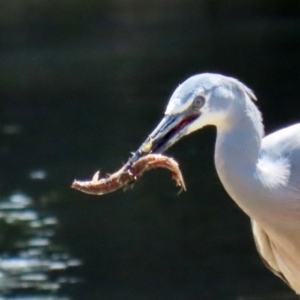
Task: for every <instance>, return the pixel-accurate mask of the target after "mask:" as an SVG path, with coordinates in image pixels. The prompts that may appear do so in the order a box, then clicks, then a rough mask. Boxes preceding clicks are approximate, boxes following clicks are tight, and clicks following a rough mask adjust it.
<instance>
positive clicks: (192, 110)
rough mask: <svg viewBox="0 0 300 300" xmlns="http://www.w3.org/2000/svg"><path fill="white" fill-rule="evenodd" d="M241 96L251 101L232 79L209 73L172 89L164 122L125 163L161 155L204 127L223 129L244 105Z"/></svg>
mask: <svg viewBox="0 0 300 300" xmlns="http://www.w3.org/2000/svg"><path fill="white" fill-rule="evenodd" d="M245 94H246V95H248V99H250V98H252V99H255V96H254V95H253V93H252V92H251V90H250V89H248V88H247V87H246V86H245V85H243V84H242V83H241V82H239V81H238V80H236V79H234V78H230V77H226V76H222V75H219V74H211V73H204V74H199V75H195V76H192V77H190V78H188V79H187V80H186V81H184V82H183V83H182V84H181V85H179V86H178V87H177V88H176V90H175V91H174V93H173V94H172V96H171V98H170V101H169V103H168V105H167V108H166V111H165V116H164V118H163V119H162V120H161V122H160V123H159V124H158V125H157V127H156V128H155V129H154V130H153V132H152V133H151V134H150V135H149V137H148V138H147V139H146V141H145V142H144V143H143V144H142V145H141V147H140V148H139V149H138V151H137V152H135V153H134V154H133V156H132V157H131V158H130V160H129V163H130V164H131V163H134V162H135V161H136V160H137V159H138V158H139V157H141V156H144V155H147V154H149V153H162V152H164V151H165V150H166V149H168V148H169V147H170V146H171V145H173V144H174V143H175V142H177V141H178V140H179V139H180V138H181V137H183V136H185V135H187V134H189V133H191V132H193V131H195V130H198V129H201V128H202V127H204V126H206V125H215V126H223V127H224V126H226V124H228V123H229V122H230V114H231V113H234V112H233V110H234V108H236V107H239V106H241V105H244V104H243V103H244V102H245V101H241V100H240V99H243V98H245V97H242V96H243V95H245ZM239 101H240V103H239Z"/></svg>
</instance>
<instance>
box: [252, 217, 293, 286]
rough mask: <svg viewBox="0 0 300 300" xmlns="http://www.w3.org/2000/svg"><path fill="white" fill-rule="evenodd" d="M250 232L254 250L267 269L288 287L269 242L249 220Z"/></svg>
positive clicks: (264, 233)
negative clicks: (251, 232)
mask: <svg viewBox="0 0 300 300" xmlns="http://www.w3.org/2000/svg"><path fill="white" fill-rule="evenodd" d="M251 225H252V231H253V236H254V241H255V245H256V249H257V251H258V253H259V255H260V257H261V259H262V261H263V262H264V264H265V265H266V267H267V268H268V269H270V270H271V271H272V272H273V273H274V274H275V275H277V276H278V277H279V278H281V279H282V280H283V281H284V282H285V283H286V284H287V285H290V284H289V282H288V281H287V279H286V278H285V276H284V275H283V274H282V272H281V271H280V268H279V267H278V264H277V262H276V259H275V257H274V252H273V247H272V244H271V241H270V239H269V237H268V235H267V234H266V232H265V231H264V230H263V229H262V228H261V226H259V224H257V222H255V221H254V220H252V219H251Z"/></svg>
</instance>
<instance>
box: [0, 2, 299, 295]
mask: <svg viewBox="0 0 300 300" xmlns="http://www.w3.org/2000/svg"><path fill="white" fill-rule="evenodd" d="M299 70H300V2H299V0H287V1H283V0H282V1H280V0H174V1H167V0H152V1H137V0H127V1H122V0H101V1H92V0H85V1H83V0H60V1H56V0H51V1H50V0H39V1H36V0H2V1H1V2H0V97H1V98H0V295H1V296H0V299H1V300H4V299H5V300H7V299H10V300H12V299H14V300H16V299H18V300H19V299H20V300H24V299H26V300H27V299H36V300H62V299H63V300H69V299H72V300H73V299H74V300H77V299H78V300H81V299H89V300H96V299H97V300H98V299H104V300H106V299H107V300H123V299H125V300H127V299H128V300H152V299H155V300H171V299H172V300H177V299H178V300H185V299H236V300H247V299H248V300H250V299H251V300H254V299H269V300H272V299H294V296H293V295H294V294H293V292H292V291H291V290H289V288H287V287H286V286H285V284H283V283H282V282H281V281H280V280H279V279H278V278H276V277H275V276H274V275H273V274H271V272H269V271H268V270H267V269H266V268H265V266H264V265H263V263H262V262H261V260H260V258H259V255H258V254H257V252H256V249H255V245H254V242H253V237H252V233H251V228H250V223H249V219H248V217H246V216H245V215H244V214H243V213H242V212H241V211H240V210H239V208H238V207H237V206H236V204H235V203H234V202H233V201H232V200H231V199H230V198H229V197H228V196H227V194H226V192H225V191H224V189H223V187H222V186H221V184H220V182H219V179H218V177H217V175H216V171H215V169H214V163H213V151H214V142H215V129H214V128H207V129H205V130H202V131H201V132H197V133H195V134H193V135H192V136H189V137H186V138H185V139H184V140H183V141H181V142H180V143H178V144H176V145H175V146H174V147H172V148H171V149H170V150H169V151H168V155H170V156H172V157H175V158H176V159H177V160H178V161H179V163H180V166H181V169H182V172H183V174H184V177H185V180H186V184H187V188H188V191H187V192H186V193H181V194H180V195H177V193H178V189H177V188H176V187H175V185H174V182H172V180H171V176H170V173H169V172H168V171H166V170H155V171H151V172H149V173H147V174H145V176H143V178H142V179H141V180H140V181H139V182H138V183H137V184H135V187H134V189H133V190H130V191H127V192H126V193H124V192H123V191H118V192H115V193H113V194H109V195H105V196H102V197H96V196H89V195H85V194H81V193H79V192H77V191H74V190H71V189H70V185H71V183H72V181H73V179H74V178H77V179H87V178H91V176H92V175H93V174H94V172H95V171H97V170H98V169H99V168H101V170H102V172H104V173H105V172H112V171H115V170H117V169H118V168H119V167H120V166H121V165H122V164H123V163H125V162H126V161H127V159H128V158H129V156H130V152H131V151H134V150H136V149H137V148H138V147H139V146H140V144H141V142H142V141H143V140H144V139H145V138H146V137H147V135H148V134H149V133H150V132H151V130H152V129H153V128H154V127H155V125H156V124H157V123H158V121H159V120H160V119H161V117H162V115H163V112H164V109H165V107H166V103H167V101H168V98H169V97H170V95H171V94H172V91H173V90H174V89H175V88H176V87H177V86H178V84H179V83H180V82H182V81H183V80H185V79H186V78H187V77H189V76H191V75H193V74H196V73H201V72H217V73H222V74H225V75H230V76H233V77H236V78H238V79H240V80H241V81H243V82H244V83H246V84H247V85H248V86H249V87H251V88H252V89H253V90H254V91H255V92H256V95H257V97H258V99H259V102H258V106H259V107H260V109H261V110H262V111H263V116H264V121H265V125H266V132H267V133H269V132H271V131H272V130H275V129H278V128H280V127H281V126H285V125H288V124H292V123H295V122H299V119H300V106H299V100H300V98H299V92H298V87H299V78H300V71H299Z"/></svg>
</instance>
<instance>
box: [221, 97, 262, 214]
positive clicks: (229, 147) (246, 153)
mask: <svg viewBox="0 0 300 300" xmlns="http://www.w3.org/2000/svg"><path fill="white" fill-rule="evenodd" d="M238 110H239V111H233V112H232V115H231V116H229V118H230V120H228V124H229V126H224V128H223V127H222V128H217V141H216V150H215V164H216V169H217V172H218V175H219V177H220V179H221V181H222V183H223V185H224V187H225V189H226V190H227V192H228V193H229V195H230V196H231V197H232V198H233V199H234V200H235V202H236V203H237V204H238V205H239V206H240V207H241V208H242V209H243V210H244V211H245V212H246V213H247V214H248V215H250V216H253V214H254V215H255V213H256V212H255V211H253V210H252V207H253V208H254V210H255V209H256V208H258V206H257V205H256V204H255V203H254V200H253V199H250V195H251V194H253V189H257V188H260V187H258V186H257V185H259V182H257V181H255V180H253V178H255V173H256V171H257V170H256V169H257V162H258V159H259V153H260V149H261V141H262V137H263V125H262V120H261V114H260V112H259V111H258V109H257V108H256V106H255V105H254V103H252V101H246V102H245V105H244V106H240V107H239V108H238ZM251 191H252V192H251Z"/></svg>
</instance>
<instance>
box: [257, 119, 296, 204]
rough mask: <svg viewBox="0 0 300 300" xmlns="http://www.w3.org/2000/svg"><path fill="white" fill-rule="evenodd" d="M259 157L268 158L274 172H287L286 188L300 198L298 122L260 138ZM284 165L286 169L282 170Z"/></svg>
mask: <svg viewBox="0 0 300 300" xmlns="http://www.w3.org/2000/svg"><path fill="white" fill-rule="evenodd" d="M260 157H261V159H267V160H268V159H269V160H270V161H272V163H273V165H274V166H277V167H278V168H280V167H282V169H280V170H279V169H275V170H274V171H275V173H276V172H278V174H279V175H280V176H281V175H283V173H284V171H287V172H288V174H287V176H288V177H289V178H288V183H287V186H286V187H287V188H288V189H289V190H290V191H291V192H292V191H293V193H294V196H295V197H297V198H299V200H300V196H299V195H300V124H295V125H292V126H289V127H286V128H284V129H281V130H278V131H276V132H274V133H272V134H269V135H267V136H266V137H265V138H263V140H262V147H261V153H260ZM285 167H286V170H283V169H284V168H285Z"/></svg>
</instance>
